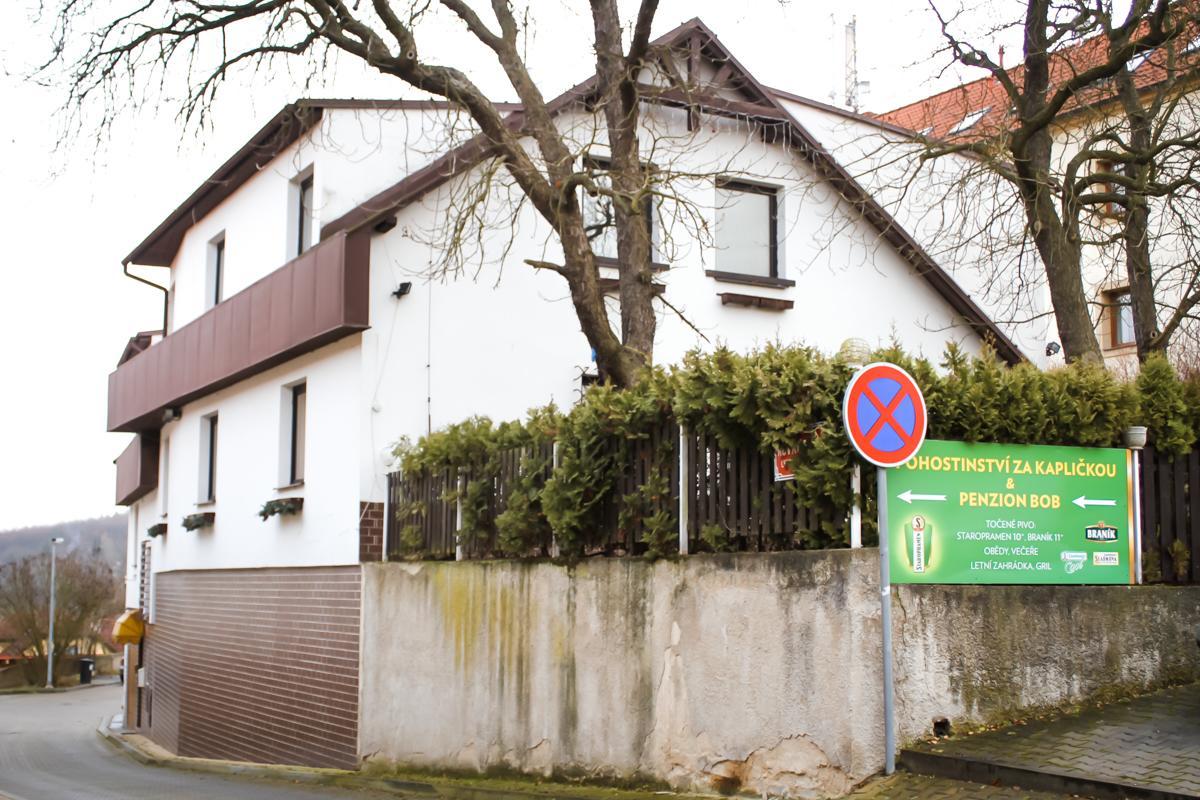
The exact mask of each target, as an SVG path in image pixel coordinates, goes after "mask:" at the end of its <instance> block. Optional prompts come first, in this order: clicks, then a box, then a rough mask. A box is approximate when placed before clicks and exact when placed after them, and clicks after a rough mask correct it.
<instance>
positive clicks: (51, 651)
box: [46, 536, 66, 689]
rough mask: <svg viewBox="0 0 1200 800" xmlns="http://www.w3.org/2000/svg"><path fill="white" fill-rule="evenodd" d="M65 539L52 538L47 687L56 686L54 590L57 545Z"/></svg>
mask: <svg viewBox="0 0 1200 800" xmlns="http://www.w3.org/2000/svg"><path fill="white" fill-rule="evenodd" d="M64 541H66V540H65V539H63V538H62V537H61V536H55V537H53V538H52V539H51V540H50V635H49V637H47V639H46V688H47V689H53V688H54V590H55V587H56V585H57V584H56V582H55V566H56V563H55V562H56V560H57V558H56V556H57V551H56V547H57V546H58V545H60V544H62V543H63V542H64Z"/></svg>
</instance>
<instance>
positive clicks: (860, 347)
mask: <svg viewBox="0 0 1200 800" xmlns="http://www.w3.org/2000/svg"><path fill="white" fill-rule="evenodd" d="M870 355H871V346H870V345H869V344H867V342H866V340H864V339H859V338H857V337H851V338H849V339H847V340H846V341H844V342H842V346H841V347H839V348H838V351H837V359H838V361H841V362H842V363H844V364H845V365H846V366H848V367H861V366H862V365H863V364H865V363H867V359H868V358H869V357H870Z"/></svg>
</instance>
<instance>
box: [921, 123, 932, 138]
mask: <svg viewBox="0 0 1200 800" xmlns="http://www.w3.org/2000/svg"><path fill="white" fill-rule="evenodd" d="M932 133H933V126H932V125H930V126H929V127H928V128H921V130H919V131H917V135H918V136H929V135H930V134H932Z"/></svg>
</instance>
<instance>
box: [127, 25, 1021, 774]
mask: <svg viewBox="0 0 1200 800" xmlns="http://www.w3.org/2000/svg"><path fill="white" fill-rule="evenodd" d="M658 44H659V45H662V46H678V47H680V48H682V49H686V50H688V51H689V52H693V53H697V54H699V58H698V59H697V60H695V61H693V62H692V63H691V64H689V65H688V69H689V70H692V71H694V72H689V74H695V75H697V77H698V81H697V82H698V83H699V84H700V85H702V86H703V88H704V91H703V93H701V94H699V95H698V97H699V98H700V99H699V100H697V101H695V102H694V104H693V105H692V107H691V108H690V109H689V108H688V107H686V106H685V107H678V106H677V105H673V104H669V103H665V102H664V103H655V104H649V105H648V107H647V109H646V114H645V117H646V121H645V128H646V135H645V136H644V142H646V143H648V146H649V144H653V145H654V147H655V148H656V149H655V150H654V152H653V153H650V152H648V153H647V157H653V158H654V159H656V161H659V162H666V163H669V164H670V165H671V167H672V168H673V169H675V170H676V171H678V172H679V173H681V174H684V175H686V177H681V178H680V179H679V180H678V181H677V182H676V183H675V184H673V187H674V192H675V194H676V200H675V201H674V207H668V206H669V205H670V204H668V203H667V202H666V201H664V203H663V206H662V207H661V208H660V213H659V214H657V215H656V218H655V222H654V225H655V239H656V249H657V252H656V260H658V261H661V262H662V266H663V269H662V271H661V272H660V273H659V278H658V280H659V281H660V282H661V284H662V286H663V289H662V297H663V298H664V299H665V300H666V301H668V302H669V304H670V306H669V307H668V306H667V305H666V304H665V303H664V304H663V305H661V307H660V310H659V327H658V336H657V341H656V350H655V358H656V360H657V361H658V362H660V363H669V362H672V361H675V360H677V359H679V358H680V357H681V356H682V355H683V354H684V353H685V352H687V351H688V350H690V349H692V348H696V347H700V348H705V347H711V346H713V345H715V344H716V343H718V342H723V343H726V344H728V345H730V346H731V347H733V348H736V349H746V348H750V347H753V346H755V345H757V344H762V343H766V342H770V341H782V342H803V343H806V344H811V345H815V346H817V347H819V348H821V349H823V350H827V351H833V350H836V349H837V348H838V346H839V345H840V343H842V342H843V341H844V340H845V339H847V338H850V337H859V338H863V339H866V340H868V341H871V342H880V341H887V340H889V339H891V338H892V337H895V338H897V339H898V340H899V341H900V342H901V343H903V344H904V345H905V346H906V347H907V348H908V349H910V350H912V351H916V352H923V353H925V354H927V355H930V356H937V355H939V354H940V353H941V351H942V350H943V348H944V346H945V344H946V342H947V341H951V340H952V341H955V342H958V343H959V344H961V345H962V346H963V347H964V348H965V349H966V350H967V351H969V352H978V351H979V349H980V348H981V346H982V345H983V342H984V341H985V340H987V341H990V342H991V344H992V345H993V346H994V347H995V348H996V349H997V350H998V352H999V353H1000V354H1001V355H1002V356H1003V357H1004V358H1006V359H1008V360H1009V361H1017V360H1020V359H1021V358H1022V354H1021V352H1020V351H1019V350H1018V349H1017V347H1016V346H1014V345H1013V344H1012V342H1011V341H1010V340H1009V338H1008V337H1007V336H1006V335H1005V333H1004V332H1003V331H1001V330H1000V329H999V328H998V327H997V326H996V325H995V324H993V323H992V322H991V321H990V320H989V318H988V317H987V316H986V315H985V314H984V313H983V312H982V311H981V310H980V308H979V306H978V305H977V304H976V303H975V302H974V301H973V300H972V298H971V297H970V296H969V295H968V294H967V293H966V292H964V291H963V290H962V289H961V288H960V287H959V286H958V284H956V283H955V281H954V280H953V279H952V278H951V277H950V276H949V275H948V274H947V273H946V272H945V271H944V270H943V269H942V268H941V267H940V266H939V265H938V264H937V263H935V262H934V261H933V260H932V259H931V258H930V257H929V256H928V255H927V253H926V252H925V250H923V249H922V248H921V247H920V246H919V245H918V244H917V243H916V242H915V241H914V240H913V239H912V237H910V236H909V234H908V233H907V232H906V231H905V230H904V229H902V228H901V227H900V226H899V225H898V224H897V223H896V222H895V220H894V219H892V217H891V216H889V215H888V214H887V212H885V211H884V210H883V208H882V207H880V205H879V204H878V203H876V202H875V201H874V199H873V198H872V197H870V196H869V195H868V194H867V193H866V192H865V191H864V190H863V189H862V187H861V186H860V185H859V184H857V183H856V182H855V181H854V180H853V179H852V178H851V177H850V175H849V174H848V173H847V171H846V170H845V169H844V168H843V167H842V166H841V165H839V164H838V163H837V162H836V161H835V160H834V159H833V158H832V157H831V156H830V155H829V153H828V151H827V150H826V148H825V147H824V146H822V145H821V144H820V143H819V142H818V140H817V139H816V138H814V137H813V136H812V135H811V134H810V133H809V131H808V130H807V129H806V128H805V126H804V125H802V124H801V122H800V121H799V119H798V117H797V115H796V114H794V113H793V110H794V107H795V106H796V101H795V99H794V97H793V96H792V95H787V94H785V93H782V92H776V91H774V90H771V89H768V88H765V87H763V86H761V85H760V84H759V83H758V82H757V81H756V80H755V79H754V78H753V76H751V75H749V74H748V73H747V72H746V71H745V70H744V69H743V68H742V67H741V65H740V64H738V62H737V61H736V60H735V59H734V58H733V57H732V55H730V54H729V53H728V52H727V51H726V50H725V49H724V47H723V46H722V45H721V44H720V42H719V41H718V40H717V39H716V37H715V36H714V35H713V34H712V33H711V31H709V30H708V29H707V28H706V27H705V26H704V25H703V24H702V23H700V22H699V21H695V20H694V21H691V22H688V23H685V24H684V25H682V26H680V27H679V28H677V29H676V30H674V31H672V32H671V33H669V34H667V35H666V36H664V37H662V38H661V39H660V40H659V41H658ZM789 98H792V99H789ZM556 105H557V106H558V107H559V108H560V109H561V110H560V111H559V116H558V119H559V121H560V123H561V125H562V128H563V130H564V131H568V132H569V135H570V136H572V137H574V138H575V139H577V141H578V151H579V153H580V158H585V157H586V158H592V159H602V158H603V155H604V147H603V139H602V137H601V136H600V135H599V134H598V132H597V128H598V126H597V122H596V120H595V119H593V117H592V115H591V113H590V112H588V111H587V110H586V109H585V108H583V107H582V106H581V105H579V104H574V103H568V102H564V103H558V104H556ZM514 110H515V109H514ZM460 126H461V125H460V122H459V120H458V119H457V116H456V115H455V114H454V113H453V111H452V110H451V109H449V108H447V107H446V106H445V105H444V104H441V103H436V102H426V101H407V100H402V101H357V100H305V101H300V102H297V103H295V104H293V105H289V106H288V107H286V108H284V109H283V110H282V111H281V112H280V113H279V114H277V115H276V116H275V117H274V118H273V119H271V120H270V121H269V122H268V123H267V124H266V125H265V126H264V127H263V128H262V129H261V130H260V131H259V132H258V133H257V134H256V135H255V136H254V137H253V138H252V139H251V140H250V141H249V142H247V143H246V145H245V146H244V147H243V148H242V149H241V150H239V151H238V152H237V153H235V154H234V155H233V156H232V157H231V158H230V159H229V160H228V161H226V162H225V163H224V164H222V165H221V166H220V167H219V168H218V169H217V170H216V171H215V172H214V173H213V175H212V177H211V178H209V179H208V180H207V181H205V183H204V184H203V185H201V186H200V187H198V188H197V189H196V191H195V192H194V193H193V194H192V195H191V196H190V197H189V198H187V200H185V201H184V202H183V204H181V205H180V206H179V207H178V208H177V209H175V210H174V211H172V212H171V213H170V214H169V215H168V216H167V217H166V219H164V221H163V222H162V223H161V224H160V225H159V226H158V227H157V228H156V229H155V230H154V231H152V232H151V233H150V234H149V235H148V236H147V237H146V239H145V240H144V241H142V242H141V243H139V244H138V245H137V247H135V248H134V249H133V250H132V252H131V253H130V254H129V256H128V257H127V258H126V266H127V268H135V269H136V268H140V267H162V268H167V269H169V278H168V279H167V281H166V285H167V287H168V289H167V291H166V292H165V314H164V317H165V333H160V332H150V333H142V334H138V335H137V336H135V337H134V338H133V339H131V341H130V345H129V347H128V348H127V349H126V351H125V353H124V354H123V355H122V358H121V361H120V363H119V365H118V367H117V369H116V370H115V371H114V372H113V373H112V375H111V376H110V379H109V412H108V427H109V430H111V431H118V432H125V433H132V434H134V438H133V441H132V442H131V443H130V444H129V447H128V449H127V450H126V451H125V452H124V453H123V454H122V455H121V457H120V458H119V459H118V479H117V483H118V489H117V499H118V502H120V503H122V504H125V505H128V506H129V520H130V523H129V547H130V551H129V552H130V559H131V563H136V564H137V569H136V570H135V571H134V575H133V579H132V580H131V581H130V585H129V589H128V593H127V604H128V605H129V606H130V607H131V608H138V607H140V608H144V609H145V614H146V617H147V621H148V622H149V623H150V626H149V629H148V633H147V636H146V640H145V645H146V646H145V648H144V653H143V654H142V655H141V656H139V658H141V659H142V660H143V663H144V667H145V668H144V670H142V671H141V678H142V683H143V690H142V698H141V702H140V707H139V708H130V709H128V720H129V722H130V723H131V724H133V723H137V724H139V725H140V726H141V728H142V729H143V730H144V731H146V732H147V733H148V734H149V735H150V736H151V737H153V738H155V739H156V740H158V741H159V742H160V743H162V744H163V745H165V746H167V747H168V748H170V749H172V750H175V751H176V752H179V753H182V754H186V755H205V756H213V757H227V758H240V759H248V760H259V761H292V762H299V763H308V764H317V765H334V766H354V765H355V764H356V763H357V762H358V759H359V758H360V756H361V755H362V754H361V753H360V752H359V750H358V740H357V733H356V731H357V727H356V726H357V716H356V715H357V702H358V694H357V688H356V687H357V686H358V683H357V681H358V665H359V648H360V647H366V646H369V643H364V642H360V641H359V628H358V625H359V617H358V603H359V602H360V591H361V590H360V587H359V584H358V577H357V575H358V572H357V565H359V564H360V563H362V562H364V561H372V560H379V559H380V558H382V557H383V549H384V545H383V516H384V503H385V497H386V485H387V484H386V473H387V471H388V466H389V452H390V449H391V447H392V445H393V444H394V443H395V442H396V440H397V439H398V438H399V437H401V436H408V437H410V438H414V439H415V438H416V437H419V436H420V435H422V434H424V433H426V432H427V431H429V430H431V429H436V428H438V427H440V426H442V425H445V424H447V423H450V422H454V421H457V420H460V419H462V418H464V417H466V416H468V415H472V414H486V415H489V416H491V417H493V418H496V419H507V418H515V417H519V416H521V415H522V414H523V413H524V412H525V411H526V409H528V408H529V407H532V406H535V405H541V404H544V403H546V402H549V401H554V402H556V403H558V404H559V405H560V406H561V405H570V404H571V403H572V402H573V400H574V399H575V398H576V397H577V396H578V395H579V393H580V391H581V388H582V386H583V385H584V383H586V382H587V381H588V380H589V379H590V377H591V376H592V375H593V374H594V372H595V367H594V364H593V361H592V357H591V353H590V349H589V347H588V345H587V342H586V340H585V338H584V336H583V334H582V333H580V332H579V325H578V322H577V321H576V319H575V316H574V311H573V309H572V306H571V304H570V302H569V300H568V299H567V291H566V286H565V283H564V282H563V281H562V280H561V279H560V278H559V277H558V276H556V275H553V274H547V273H544V272H539V271H537V270H534V269H532V268H530V267H529V266H527V265H526V264H525V260H526V259H544V258H553V256H554V254H555V251H556V244H555V241H554V237H553V234H552V232H551V231H550V230H549V228H548V227H547V225H546V224H545V222H544V221H543V220H542V219H541V218H540V217H538V216H537V215H536V214H535V213H534V212H533V211H531V210H530V208H529V206H528V205H527V204H525V205H518V204H517V203H516V198H517V195H516V194H515V190H512V189H511V188H510V187H507V186H505V185H504V182H503V181H502V180H499V179H498V180H497V181H496V185H495V186H494V187H493V188H491V189H490V190H489V192H488V194H487V198H488V203H487V204H486V206H485V207H481V208H482V210H481V211H480V214H481V216H482V218H483V219H484V224H483V225H482V227H480V228H479V229H478V230H476V231H473V232H471V233H470V234H469V235H467V236H464V237H460V239H459V240H455V241H456V243H458V244H460V245H462V246H463V247H464V248H465V249H460V250H459V251H457V253H451V254H450V255H451V259H450V261H449V262H448V261H447V250H448V242H449V241H450V239H449V238H448V237H449V234H450V230H449V228H450V225H451V224H452V223H454V222H455V221H457V220H459V219H462V218H463V216H464V215H465V214H466V210H465V209H464V206H463V203H464V197H465V194H464V192H465V191H466V190H467V189H468V188H470V187H472V186H478V185H479V181H480V179H481V178H480V176H481V175H482V174H483V172H484V171H485V170H488V169H489V165H488V164H487V162H486V161H480V160H479V158H478V157H477V155H476V154H477V153H478V148H476V147H474V146H473V144H472V142H471V140H470V139H469V138H466V137H464V136H461V135H458V133H457V128H458V127H460ZM600 127H601V128H602V126H600ZM464 138H466V141H465V143H464V141H463V140H464ZM680 206H686V207H687V208H688V209H690V210H693V211H694V212H695V216H694V217H691V216H689V215H686V214H682V213H679V212H678V210H677V209H678V207H680ZM697 219H698V220H701V221H702V223H703V224H699V223H697V222H696V220H697ZM600 246H601V247H603V244H601V245H600ZM454 257H458V258H459V260H458V261H455V260H454ZM447 263H450V264H452V265H458V266H461V270H458V271H456V270H453V269H446V264H447ZM602 272H603V273H605V274H602V275H601V277H602V278H606V277H611V276H610V275H608V274H607V272H608V270H603V269H602ZM292 499H294V500H297V501H301V500H302V507H301V508H300V510H299V513H294V514H278V515H275V516H270V517H269V518H267V519H265V520H264V519H260V516H259V512H260V510H262V509H263V507H264V505H265V504H267V503H268V502H269V501H278V500H292ZM185 518H187V519H188V520H189V524H191V525H199V527H196V528H195V529H193V530H189V529H186V528H185V525H184V520H185ZM247 642H261V643H263V644H262V645H261V648H260V647H259V646H258V645H254V646H251V645H247V644H246V643H247ZM271 665H274V666H271ZM130 672H131V673H132V674H137V672H135V671H133V670H130ZM131 680H132V678H131ZM185 684H186V685H187V686H188V687H190V688H189V689H188V691H186V692H184V691H181V688H180V687H181V686H184V685H185ZM217 687H219V690H218V688H217ZM281 697H282V698H285V700H280V698H281ZM314 720H315V721H316V722H314ZM248 730H254V731H256V733H255V734H254V735H253V736H251V735H249V734H248V733H247V731H248Z"/></svg>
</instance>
